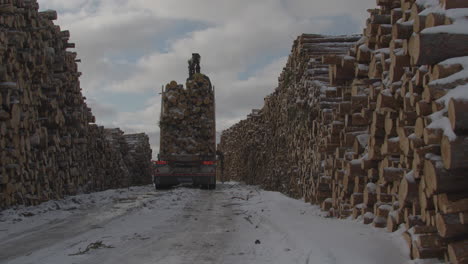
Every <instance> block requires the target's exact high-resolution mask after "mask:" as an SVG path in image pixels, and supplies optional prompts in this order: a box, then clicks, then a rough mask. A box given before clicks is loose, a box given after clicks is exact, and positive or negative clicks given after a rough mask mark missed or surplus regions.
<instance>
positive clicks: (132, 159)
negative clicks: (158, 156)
mask: <svg viewBox="0 0 468 264" xmlns="http://www.w3.org/2000/svg"><path fill="white" fill-rule="evenodd" d="M124 139H125V142H126V144H127V146H128V152H127V155H126V157H125V163H126V164H127V167H128V168H129V170H130V173H131V174H132V175H130V179H131V183H130V184H131V185H144V184H150V183H151V182H152V178H151V177H149V176H150V175H152V163H151V155H152V152H151V146H150V143H149V137H148V135H146V134H144V133H140V134H130V135H124Z"/></svg>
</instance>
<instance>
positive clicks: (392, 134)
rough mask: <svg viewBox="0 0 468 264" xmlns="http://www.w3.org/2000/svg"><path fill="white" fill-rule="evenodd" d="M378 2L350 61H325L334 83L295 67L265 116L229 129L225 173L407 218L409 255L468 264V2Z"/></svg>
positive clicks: (349, 210) (331, 204) (388, 219)
mask: <svg viewBox="0 0 468 264" xmlns="http://www.w3.org/2000/svg"><path fill="white" fill-rule="evenodd" d="M377 3H378V5H379V6H380V7H379V8H377V9H372V10H368V11H369V13H370V17H369V19H368V20H367V26H366V28H365V30H364V36H363V38H362V39H361V40H360V41H358V42H357V43H356V45H355V46H354V47H353V48H352V49H350V50H349V51H348V54H347V55H346V56H340V55H338V56H337V55H335V54H328V55H324V56H322V62H323V63H324V64H325V63H326V64H330V67H329V69H330V70H329V82H328V84H325V83H323V82H318V81H317V80H320V78H316V79H317V80H316V81H310V80H312V79H313V77H310V76H307V74H304V76H303V77H302V78H303V79H304V78H305V79H307V80H308V81H301V78H297V77H296V78H294V79H292V82H291V79H290V78H289V76H290V75H291V74H290V72H289V71H288V67H289V62H288V66H287V67H286V68H285V71H284V72H283V73H282V75H281V76H282V77H280V87H279V89H277V91H275V93H273V94H272V95H270V96H269V97H267V98H266V99H265V106H264V107H263V109H262V110H261V111H260V113H261V114H260V115H259V117H257V118H252V117H251V118H248V119H247V120H245V121H242V122H240V123H239V124H237V125H235V126H234V127H232V128H231V129H229V130H227V131H226V132H225V133H224V134H223V137H222V141H221V144H220V147H221V149H222V150H223V151H224V152H225V176H226V177H235V178H237V179H240V180H243V179H244V180H246V181H247V182H248V181H249V180H251V179H248V177H251V176H252V175H255V177H256V178H255V179H254V182H255V183H257V184H264V182H265V181H266V182H269V179H273V180H274V182H276V183H281V185H269V186H273V188H276V189H278V190H282V191H285V192H287V193H289V194H293V195H295V196H301V197H305V198H306V200H308V201H311V202H313V203H319V204H320V205H321V207H322V209H323V210H326V211H328V212H329V214H330V216H335V217H341V218H345V217H348V216H352V217H354V218H358V217H360V218H362V219H363V221H364V223H366V224H372V225H373V226H375V227H380V228H387V229H388V230H389V231H395V230H396V229H397V227H398V226H400V225H403V226H404V228H406V230H407V231H406V232H405V233H404V237H405V238H406V240H407V242H408V247H409V248H410V249H411V254H412V257H413V258H423V259H426V258H441V259H444V258H445V259H446V260H447V262H448V261H450V263H467V259H468V258H467V257H468V253H467V252H468V240H467V239H468V220H467V219H468V217H467V215H468V177H466V172H465V171H466V169H467V168H468V148H467V147H468V144H467V143H466V142H467V140H468V125H467V124H468V123H467V114H466V113H465V112H466V110H468V108H467V107H468V103H467V102H468V84H467V83H468V45H467V44H466V43H468V42H467V37H468V20H467V17H468V2H467V1H457V0H441V1H440V2H439V1H437V0H426V1H422V0H417V1H412V0H401V1H394V0H378V1H377ZM295 47H296V43H295ZM300 53H301V52H300V51H295V50H293V54H291V56H290V61H291V60H294V61H301V58H300V56H301V54H300ZM302 56H303V55H302ZM313 63H315V62H314V61H313V60H312V61H311V62H309V66H308V67H313ZM296 72H300V71H298V70H297V71H296ZM285 80H289V81H287V82H286V84H287V85H286V86H285ZM296 93H297V95H298V96H296ZM271 102H274V103H271ZM310 102H311V103H310ZM300 104H304V105H306V107H308V108H309V111H308V112H306V111H297V109H298V107H297V105H300ZM272 109H275V110H272ZM280 109H282V110H280ZM271 113H274V114H271ZM304 113H308V114H304ZM296 119H297V120H300V121H299V122H298V121H295V120H296ZM257 120H261V121H257ZM265 133H267V136H266V138H265V139H263V138H262V134H265ZM276 140H278V144H277V145H275V144H272V142H275V141H276ZM251 142H255V143H256V145H252V146H253V147H252V149H249V146H248V145H246V144H249V143H251ZM244 143H245V144H244ZM262 146H263V147H262ZM265 146H266V147H265ZM270 146H271V147H270ZM292 146H294V147H295V148H294V147H292ZM252 152H253V153H254V154H252ZM262 155H263V156H262ZM250 158H251V159H253V160H252V161H251V160H249V159H250ZM242 159H244V160H243V161H244V162H243V163H239V162H240V161H242ZM232 160H234V161H235V162H233V161H232ZM259 161H260V162H259ZM275 161H280V162H282V163H280V165H279V166H281V167H282V168H278V169H276V168H275V165H276V163H275ZM236 162H237V163H236ZM238 164H239V165H238ZM264 164H268V166H273V167H271V168H269V167H268V166H265V165H264ZM245 165H247V168H245V169H243V171H242V170H239V169H238V168H237V167H236V166H245ZM245 172H249V173H250V174H246V173H245ZM267 186H268V185H267ZM285 189H286V190H285Z"/></svg>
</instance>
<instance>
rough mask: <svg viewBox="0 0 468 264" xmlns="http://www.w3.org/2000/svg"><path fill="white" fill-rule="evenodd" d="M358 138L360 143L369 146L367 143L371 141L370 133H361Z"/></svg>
mask: <svg viewBox="0 0 468 264" xmlns="http://www.w3.org/2000/svg"><path fill="white" fill-rule="evenodd" d="M356 139H357V140H358V141H359V144H360V145H361V146H363V147H365V146H367V143H368V141H369V134H361V135H358V136H357V137H356Z"/></svg>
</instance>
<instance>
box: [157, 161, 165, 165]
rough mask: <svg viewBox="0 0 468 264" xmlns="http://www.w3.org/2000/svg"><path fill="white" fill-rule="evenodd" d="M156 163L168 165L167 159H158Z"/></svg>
mask: <svg viewBox="0 0 468 264" xmlns="http://www.w3.org/2000/svg"><path fill="white" fill-rule="evenodd" d="M156 164H157V165H167V161H164V160H158V161H156Z"/></svg>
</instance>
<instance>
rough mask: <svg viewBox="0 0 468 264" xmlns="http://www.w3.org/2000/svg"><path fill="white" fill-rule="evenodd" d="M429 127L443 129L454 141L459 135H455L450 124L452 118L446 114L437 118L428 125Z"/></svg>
mask: <svg viewBox="0 0 468 264" xmlns="http://www.w3.org/2000/svg"><path fill="white" fill-rule="evenodd" d="M427 128H432V129H442V130H443V131H444V135H445V136H447V137H448V138H449V140H450V141H453V140H455V139H456V138H457V135H455V133H454V132H453V130H452V127H451V125H450V120H449V119H448V118H447V117H445V116H444V117H442V118H440V119H437V120H435V121H434V122H432V123H431V124H430V125H429V126H427Z"/></svg>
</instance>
